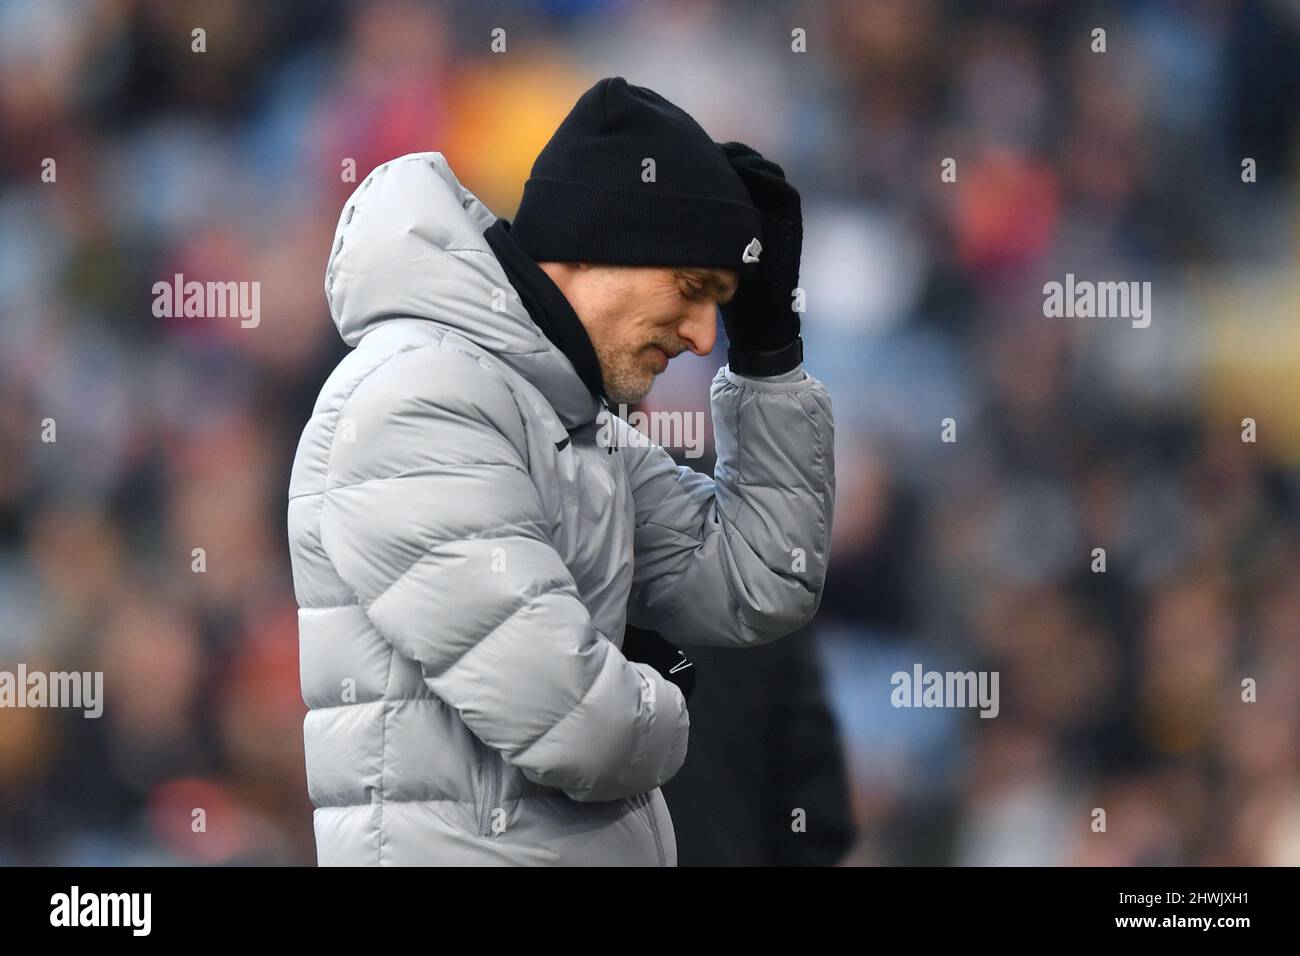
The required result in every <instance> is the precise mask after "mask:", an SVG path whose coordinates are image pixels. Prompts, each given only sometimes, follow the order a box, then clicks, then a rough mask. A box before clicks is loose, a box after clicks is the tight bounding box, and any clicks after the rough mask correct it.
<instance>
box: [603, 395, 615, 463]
mask: <svg viewBox="0 0 1300 956" xmlns="http://www.w3.org/2000/svg"><path fill="white" fill-rule="evenodd" d="M600 404H601V405H603V406H604V408H605V414H606V415H608V416H610V417H611V418H612V417H613V415H614V412H613V411H612V410H611V409H610V407H609V400H608V399H607V398H605V396H604V395H601V396H600ZM609 434H610V442H609V454H611V455H612V454H614V446H615V445H617V444H618V442H617V441H615V440H614V437H613V436H614V423H613V422H612V421H611V422H610V423H609Z"/></svg>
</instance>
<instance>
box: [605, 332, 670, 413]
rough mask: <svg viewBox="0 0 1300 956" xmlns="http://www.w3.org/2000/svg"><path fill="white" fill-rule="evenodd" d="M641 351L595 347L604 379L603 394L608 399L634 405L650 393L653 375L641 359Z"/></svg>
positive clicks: (653, 379)
mask: <svg viewBox="0 0 1300 956" xmlns="http://www.w3.org/2000/svg"><path fill="white" fill-rule="evenodd" d="M642 351H643V350H638V351H634V352H628V351H624V350H618V351H608V350H606V349H602V348H600V347H599V346H597V347H596V357H597V358H598V359H599V360H600V371H601V375H602V376H603V377H604V379H605V394H606V395H608V396H609V399H610V401H612V402H616V403H620V404H624V405H634V404H636V403H637V402H639V401H641V399H643V398H645V397H646V395H648V394H650V387H651V386H652V385H654V381H655V377H654V374H653V373H652V372H650V371H649V370H648V369H647V368H646V367H645V364H644V363H643V362H642V361H641V355H642Z"/></svg>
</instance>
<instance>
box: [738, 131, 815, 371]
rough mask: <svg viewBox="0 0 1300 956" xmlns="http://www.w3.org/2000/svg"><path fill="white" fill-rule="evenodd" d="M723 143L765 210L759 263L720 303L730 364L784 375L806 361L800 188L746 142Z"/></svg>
mask: <svg viewBox="0 0 1300 956" xmlns="http://www.w3.org/2000/svg"><path fill="white" fill-rule="evenodd" d="M718 148H719V149H721V150H722V152H723V153H724V154H725V155H726V157H727V160H728V162H730V163H731V167H732V168H733V169H734V170H735V171H736V173H737V174H738V175H739V176H740V178H741V180H742V181H743V182H744V183H745V187H746V188H747V189H748V190H749V195H750V199H752V200H753V203H754V205H755V206H756V207H757V208H758V211H759V212H760V213H762V214H763V234H762V236H760V237H759V242H760V244H761V245H762V249H761V250H760V252H759V257H758V263H757V265H756V266H755V267H754V268H753V270H752V271H750V272H745V271H742V273H741V281H740V287H739V288H738V289H737V290H736V294H735V295H734V296H733V297H732V299H731V301H730V302H728V303H727V304H726V305H723V306H720V307H719V308H720V309H721V311H722V323H723V325H724V326H725V327H726V330H727V341H728V342H729V343H730V347H729V348H728V350H727V364H728V365H730V366H731V370H732V371H733V372H737V373H739V374H741V375H779V374H781V373H782V372H788V371H790V370H791V369H793V368H795V367H796V366H797V365H798V364H799V363H800V362H802V361H803V340H802V339H800V338H799V313H798V312H795V311H794V309H793V308H792V306H793V304H794V299H793V294H794V290H795V288H796V287H797V286H798V285H799V256H800V254H801V252H802V250H803V210H802V207H801V205H800V202H799V191H798V190H797V189H795V188H794V187H793V186H791V185H790V184H789V183H788V182H786V178H785V172H784V171H783V170H782V169H781V167H780V166H778V165H777V164H776V163H774V162H772V161H771V160H770V159H764V158H763V157H762V156H761V155H760V154H759V153H758V152H757V151H756V150H754V149H751V148H750V147H748V146H746V145H745V144H744V143H734V142H733V143H719V144H718ZM743 269H744V267H742V270H743Z"/></svg>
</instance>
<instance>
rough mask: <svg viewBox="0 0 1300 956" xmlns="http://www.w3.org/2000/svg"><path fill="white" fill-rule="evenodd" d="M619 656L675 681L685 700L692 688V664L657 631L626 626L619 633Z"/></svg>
mask: <svg viewBox="0 0 1300 956" xmlns="http://www.w3.org/2000/svg"><path fill="white" fill-rule="evenodd" d="M623 656H624V657H626V658H627V659H628V660H630V661H639V662H640V663H642V664H649V665H650V666H651V667H653V668H654V669H655V670H657V671H658V672H659V673H660V674H662V675H663V676H664V678H665V679H666V680H668V681H671V682H672V683H674V684H676V685H677V687H678V689H679V690H680V691H681V692H682V696H683V697H685V698H686V700H687V701H689V700H690V699H691V691H693V690H694V689H695V663H694V662H693V661H691V660H689V659H688V658H687V657H686V653H685V652H684V651H683V650H682V649H681V648H680V647H677V646H675V645H673V644H670V643H669V642H668V641H666V640H664V638H663V636H662V635H661V634H660V633H659V632H658V631H647V630H644V629H642V628H639V627H633V626H632V625H631V624H629V625H628V626H627V630H626V631H625V632H624V633H623Z"/></svg>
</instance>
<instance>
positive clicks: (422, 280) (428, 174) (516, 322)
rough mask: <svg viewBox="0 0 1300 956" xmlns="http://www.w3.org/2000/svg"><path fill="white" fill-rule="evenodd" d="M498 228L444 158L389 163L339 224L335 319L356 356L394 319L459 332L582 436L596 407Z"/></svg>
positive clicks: (330, 296)
mask: <svg viewBox="0 0 1300 956" xmlns="http://www.w3.org/2000/svg"><path fill="white" fill-rule="evenodd" d="M496 220H497V217H496V216H495V215H493V213H492V212H491V211H490V210H489V209H488V208H487V207H486V206H484V205H483V203H482V202H480V201H479V200H478V198H477V197H475V196H474V195H473V194H472V193H471V192H470V191H469V190H467V189H466V188H465V187H464V186H462V185H461V184H460V182H459V180H457V179H456V176H455V174H454V173H452V171H451V168H450V167H449V166H448V165H447V160H446V158H445V157H444V156H443V155H442V154H441V153H432V152H431V153H411V154H409V155H406V156H401V157H399V158H397V159H393V160H390V161H389V162H386V163H384V164H383V165H381V166H379V167H378V168H376V169H375V170H374V172H372V173H371V174H370V175H369V176H367V177H366V178H365V180H364V181H363V182H362V183H361V185H360V186H358V187H357V189H356V191H355V192H353V194H352V196H351V197H350V198H349V199H348V201H347V203H346V204H345V205H344V206H343V211H342V213H341V214H340V215H339V223H338V228H337V229H336V230H335V232H334V244H333V246H332V247H331V249H330V256H329V262H328V264H327V266H326V269H325V298H326V300H327V301H328V302H329V307H330V315H331V316H332V317H333V319H334V324H335V325H336V326H337V327H338V330H339V334H340V335H341V336H342V337H343V341H344V342H346V343H347V344H348V345H350V346H353V347H355V346H357V345H358V344H359V343H360V342H361V340H362V339H363V338H364V337H365V336H366V335H367V334H368V333H369V332H370V331H372V330H373V329H375V328H376V327H377V326H379V325H381V324H383V323H384V322H385V321H387V320H392V319H409V318H419V319H427V320H428V321H430V322H434V323H436V324H438V325H441V326H444V327H445V328H448V329H452V330H454V331H456V332H458V333H459V334H461V335H463V336H464V337H465V338H467V339H469V340H470V341H472V342H474V343H475V344H476V345H478V346H480V347H481V348H483V349H486V350H487V351H489V352H492V353H493V354H495V355H496V356H497V357H498V358H499V359H501V360H502V361H503V362H505V363H506V364H507V365H509V366H511V367H512V368H513V369H515V370H516V371H517V372H518V373H519V374H520V375H522V376H523V377H524V378H526V379H528V380H529V381H530V382H532V384H533V385H535V386H536V387H537V389H538V390H539V391H540V392H541V393H542V394H543V395H545V396H546V399H547V400H548V401H549V402H550V403H551V406H552V407H553V408H554V409H555V411H556V413H557V414H558V415H559V417H560V419H561V420H562V421H563V422H564V425H565V427H566V428H570V429H572V428H576V427H577V426H579V425H582V424H585V423H587V422H590V421H591V420H592V419H593V418H594V417H595V416H596V412H597V410H598V408H599V405H598V403H597V401H596V399H595V398H594V397H593V396H592V394H591V392H590V391H588V389H587V386H586V385H584V384H583V382H582V379H581V378H579V376H578V373H577V372H576V371H575V370H574V368H573V364H572V363H571V362H570V361H569V359H568V357H567V356H565V355H564V353H563V352H561V351H560V350H559V349H558V348H556V347H555V345H554V344H553V343H552V342H551V341H550V340H549V339H548V338H546V336H545V335H544V334H543V333H542V331H541V330H540V329H539V328H538V327H537V325H536V323H534V322H533V320H532V318H531V317H530V316H529V315H528V311H527V309H525V308H524V305H523V303H522V301H521V300H520V298H519V294H518V292H517V291H516V290H515V289H514V287H513V286H512V285H511V284H510V280H509V279H508V278H507V276H506V273H505V270H504V269H503V268H502V266H501V263H500V262H498V261H497V258H496V256H495V254H494V253H493V252H492V249H491V247H490V246H489V245H488V243H487V240H485V239H484V238H483V230H484V229H486V228H487V227H488V226H490V225H492V223H494V222H496Z"/></svg>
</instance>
